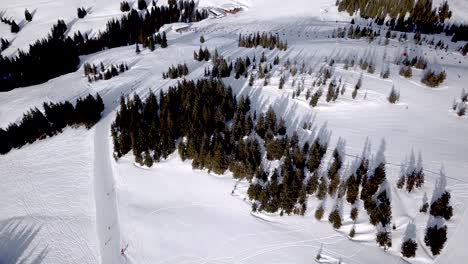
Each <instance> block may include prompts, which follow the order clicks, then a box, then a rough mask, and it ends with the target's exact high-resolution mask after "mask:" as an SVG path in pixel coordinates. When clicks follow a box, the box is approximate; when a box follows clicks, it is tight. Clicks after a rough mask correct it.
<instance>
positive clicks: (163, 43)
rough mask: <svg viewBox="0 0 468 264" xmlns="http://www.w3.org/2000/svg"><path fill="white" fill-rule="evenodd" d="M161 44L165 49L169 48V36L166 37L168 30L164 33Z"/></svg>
mask: <svg viewBox="0 0 468 264" xmlns="http://www.w3.org/2000/svg"><path fill="white" fill-rule="evenodd" d="M160 44H161V48H163V49H164V48H167V37H166V32H165V31H164V32H163V33H162V39H161V42H160Z"/></svg>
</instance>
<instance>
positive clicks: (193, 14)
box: [0, 1, 208, 91]
mask: <svg viewBox="0 0 468 264" xmlns="http://www.w3.org/2000/svg"><path fill="white" fill-rule="evenodd" d="M194 6H195V3H194V2H193V1H177V2H176V1H174V2H172V1H171V2H170V4H169V5H168V6H152V7H151V8H150V9H148V11H147V12H146V13H145V15H144V16H141V15H140V14H139V13H138V11H136V10H130V12H128V13H126V14H124V15H123V16H122V17H121V18H120V19H112V20H110V21H109V22H108V23H107V26H106V29H105V30H104V31H102V32H100V33H99V34H96V36H95V37H89V36H87V35H86V34H84V35H83V34H81V33H80V32H76V33H75V34H74V36H73V37H68V36H66V34H65V32H66V31H67V26H66V24H65V22H63V21H59V23H58V24H57V25H55V26H54V27H53V28H52V33H51V34H50V35H49V36H48V37H47V38H46V39H41V40H38V41H37V42H36V43H33V44H32V45H31V47H30V49H29V52H24V51H20V52H19V53H18V55H17V56H16V57H14V58H6V57H3V56H0V90H1V91H6V90H11V89H13V88H16V87H22V86H29V85H32V84H38V83H41V82H44V81H47V80H49V79H51V78H55V77H57V76H60V75H63V74H65V73H69V72H74V71H76V69H77V66H78V65H79V55H86V54H90V53H94V52H98V51H101V50H104V49H106V48H114V47H119V46H128V45H134V44H135V43H137V42H139V43H140V44H142V45H143V46H144V47H149V46H151V45H150V43H151V42H153V41H154V44H159V45H161V47H162V48H164V47H167V38H166V35H165V33H164V32H163V33H162V34H161V35H159V34H158V35H156V36H155V38H153V37H154V33H155V32H158V30H159V29H160V28H161V26H163V25H164V24H170V23H173V22H179V21H183V22H194V21H200V20H202V19H204V18H206V17H207V16H208V12H207V10H202V11H199V10H196V9H195V8H194ZM14 25H16V23H15V24H14ZM13 27H14V28H16V29H17V30H19V27H18V26H17V25H16V27H15V26H13Z"/></svg>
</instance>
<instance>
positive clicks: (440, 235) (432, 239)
mask: <svg viewBox="0 0 468 264" xmlns="http://www.w3.org/2000/svg"><path fill="white" fill-rule="evenodd" d="M446 241H447V226H446V225H443V226H442V227H439V226H437V225H435V226H432V227H428V228H427V229H426V235H425V236H424V243H425V244H426V246H428V247H430V249H431V252H432V255H434V256H437V255H439V254H440V252H442V248H443V247H444V244H445V242H446Z"/></svg>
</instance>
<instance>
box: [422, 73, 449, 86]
mask: <svg viewBox="0 0 468 264" xmlns="http://www.w3.org/2000/svg"><path fill="white" fill-rule="evenodd" d="M446 77H447V75H446V74H445V71H442V72H440V73H436V72H434V71H431V70H426V71H425V72H424V75H423V77H422V79H421V82H422V83H424V84H425V85H427V86H429V87H437V86H439V85H440V84H441V83H442V82H444V80H445V78H446Z"/></svg>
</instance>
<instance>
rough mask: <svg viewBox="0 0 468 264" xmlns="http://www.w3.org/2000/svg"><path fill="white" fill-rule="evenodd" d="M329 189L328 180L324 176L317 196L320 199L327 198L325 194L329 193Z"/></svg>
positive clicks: (321, 178)
mask: <svg viewBox="0 0 468 264" xmlns="http://www.w3.org/2000/svg"><path fill="white" fill-rule="evenodd" d="M327 189H328V184H327V180H326V179H325V177H323V176H322V177H320V181H319V186H318V190H317V198H318V199H319V200H323V199H325V196H326V195H327Z"/></svg>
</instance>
